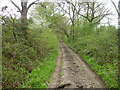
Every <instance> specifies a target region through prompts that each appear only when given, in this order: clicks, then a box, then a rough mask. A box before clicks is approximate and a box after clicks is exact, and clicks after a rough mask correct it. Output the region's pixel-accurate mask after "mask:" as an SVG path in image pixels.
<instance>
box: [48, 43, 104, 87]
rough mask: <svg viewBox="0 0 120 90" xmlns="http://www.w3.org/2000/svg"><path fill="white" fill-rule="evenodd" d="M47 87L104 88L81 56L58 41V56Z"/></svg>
mask: <svg viewBox="0 0 120 90" xmlns="http://www.w3.org/2000/svg"><path fill="white" fill-rule="evenodd" d="M48 88H58V89H63V88H105V85H104V83H103V81H102V80H101V79H99V78H98V77H97V75H96V74H95V73H94V72H93V71H92V70H91V69H90V67H89V66H88V65H87V64H86V63H85V62H84V61H83V60H82V59H81V57H80V56H79V55H78V54H76V53H75V52H74V51H73V50H71V49H70V48H69V47H68V46H67V45H66V44H65V43H63V42H62V41H60V45H59V57H58V59H57V63H56V68H55V70H54V73H53V75H52V77H51V80H50V83H49V86H48Z"/></svg>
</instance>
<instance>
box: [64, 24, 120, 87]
mask: <svg viewBox="0 0 120 90" xmlns="http://www.w3.org/2000/svg"><path fill="white" fill-rule="evenodd" d="M83 33H85V31H84V32H83V31H79V32H78V34H77V35H76V39H75V40H74V41H72V40H70V38H67V37H66V38H65V39H64V42H66V44H67V45H68V46H69V47H71V48H72V49H73V50H74V51H76V52H77V53H78V54H79V55H80V56H81V57H82V58H83V59H84V60H85V62H86V63H88V64H89V66H90V67H91V68H92V69H93V70H94V71H95V72H96V73H97V75H98V76H99V77H100V78H102V79H103V81H104V82H105V85H106V87H108V88H118V87H119V86H118V72H119V71H118V47H117V30H116V29H115V28H114V27H112V26H108V27H107V26H104V27H100V28H97V29H95V30H94V32H93V31H92V33H90V34H84V35H83Z"/></svg>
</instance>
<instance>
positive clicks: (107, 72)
mask: <svg viewBox="0 0 120 90" xmlns="http://www.w3.org/2000/svg"><path fill="white" fill-rule="evenodd" d="M67 45H68V46H69V47H71V48H72V49H73V50H74V51H76V52H77V53H78V51H77V49H76V48H73V47H72V45H71V44H69V43H68V42H67ZM78 54H79V55H80V56H81V57H82V58H83V60H84V61H85V62H86V63H87V64H88V65H89V66H90V67H91V68H92V70H93V71H95V72H96V74H97V75H98V76H99V77H100V78H102V79H103V81H104V82H105V84H106V87H108V88H117V87H119V86H118V76H117V73H116V72H118V71H117V62H115V63H114V64H111V63H106V64H104V65H102V66H101V65H99V64H98V63H97V62H95V61H94V60H95V59H94V58H93V57H89V56H87V55H83V54H80V53H78Z"/></svg>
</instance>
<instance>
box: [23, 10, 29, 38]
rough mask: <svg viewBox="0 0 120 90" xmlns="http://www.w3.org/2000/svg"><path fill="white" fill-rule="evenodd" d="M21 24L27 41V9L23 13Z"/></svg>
mask: <svg viewBox="0 0 120 90" xmlns="http://www.w3.org/2000/svg"><path fill="white" fill-rule="evenodd" d="M21 23H22V30H23V33H24V37H25V39H27V36H28V32H27V8H24V10H22V12H21Z"/></svg>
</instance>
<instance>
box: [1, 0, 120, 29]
mask: <svg viewBox="0 0 120 90" xmlns="http://www.w3.org/2000/svg"><path fill="white" fill-rule="evenodd" d="M13 1H14V2H15V3H16V4H17V5H18V6H19V7H21V5H20V4H21V3H20V0H13ZM33 1H34V0H28V5H29V4H30V3H31V2H33ZM98 1H99V2H104V3H105V4H106V8H110V11H111V12H112V13H113V14H114V15H113V16H110V17H111V18H112V20H111V24H112V25H115V26H116V27H117V22H118V20H117V18H118V16H117V12H116V10H115V8H114V6H113V4H112V3H111V0H98ZM113 1H114V2H115V4H116V5H117V6H118V1H119V0H113ZM4 6H8V9H7V11H10V13H12V14H13V13H15V14H17V15H18V16H20V13H18V12H17V9H16V8H15V6H14V5H13V4H12V3H11V2H10V0H0V9H1V8H2V7H4ZM31 9H32V7H31ZM30 11H31V10H29V12H28V13H30ZM0 13H1V10H0ZM29 16H30V15H29V14H28V17H29ZM102 22H107V19H104V20H103V21H102Z"/></svg>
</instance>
